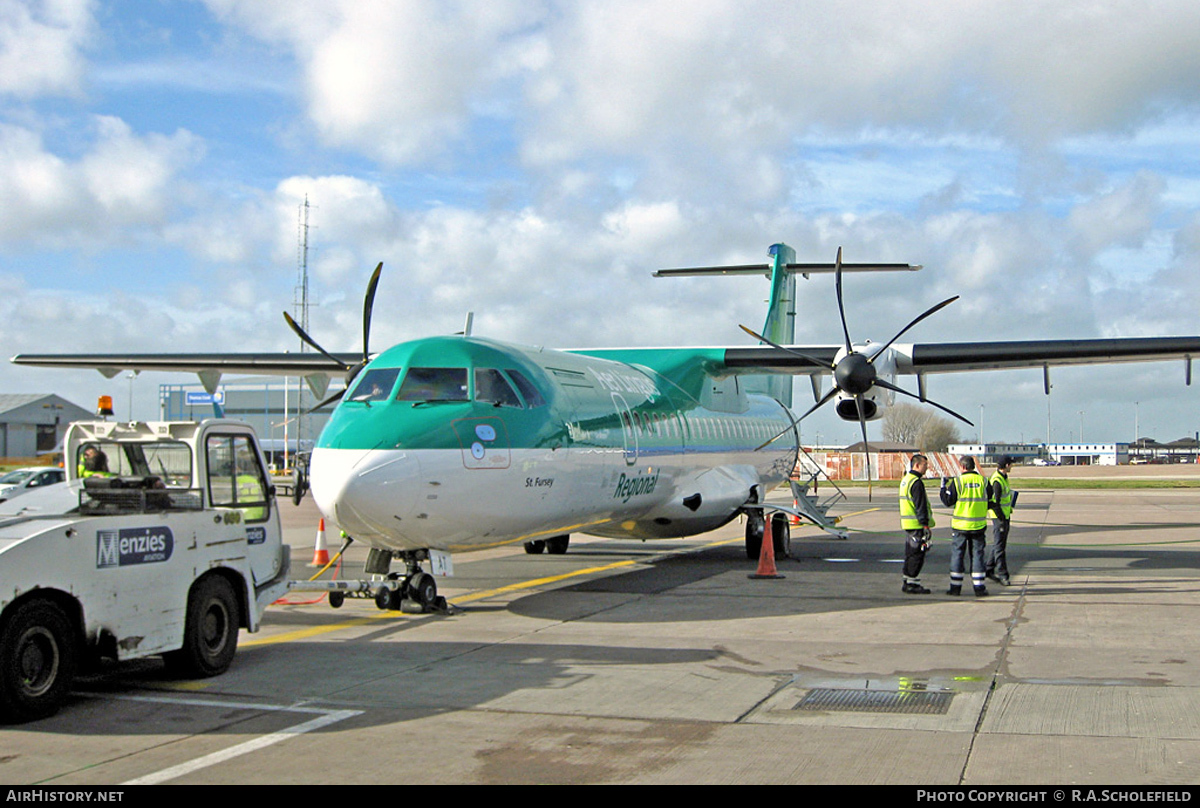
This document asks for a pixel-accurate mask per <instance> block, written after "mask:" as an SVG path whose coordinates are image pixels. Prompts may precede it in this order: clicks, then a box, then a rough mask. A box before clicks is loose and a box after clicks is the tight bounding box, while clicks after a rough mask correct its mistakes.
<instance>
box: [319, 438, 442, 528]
mask: <svg viewBox="0 0 1200 808" xmlns="http://www.w3.org/2000/svg"><path fill="white" fill-rule="evenodd" d="M419 475H420V463H419V461H418V460H417V458H416V457H415V456H414V455H413V454H412V453H410V452H405V451H397V450H392V451H381V450H355V449H316V450H314V451H313V455H312V473H311V478H312V493H313V499H315V500H316V502H317V507H319V508H320V509H321V512H322V513H324V514H325V515H326V516H329V517H331V518H332V519H333V521H334V522H336V523H337V524H338V526H339V527H340V528H341V529H342V530H344V531H346V533H347V534H349V535H350V536H353V537H354V538H356V539H361V540H363V541H367V542H370V543H373V544H376V545H379V546H385V547H386V546H396V547H399V546H400V545H401V544H402V543H403V539H404V533H403V528H404V527H405V525H406V522H407V518H408V516H409V513H410V511H412V509H413V506H414V504H415V502H416V492H417V478H418V477H419Z"/></svg>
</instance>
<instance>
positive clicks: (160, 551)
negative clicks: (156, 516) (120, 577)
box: [96, 525, 175, 569]
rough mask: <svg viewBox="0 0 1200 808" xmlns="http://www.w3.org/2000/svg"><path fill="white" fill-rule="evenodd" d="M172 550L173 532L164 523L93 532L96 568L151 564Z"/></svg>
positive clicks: (168, 555) (162, 558)
mask: <svg viewBox="0 0 1200 808" xmlns="http://www.w3.org/2000/svg"><path fill="white" fill-rule="evenodd" d="M174 550H175V535H174V534H173V533H171V528H169V527H166V526H165V525H164V526H155V527H134V528H126V529H125V530H97V531H96V569H110V568H113V567H131V566H134V565H136V564H155V563H157V562H160V561H166V560H167V559H168V558H170V557H171V553H172V552H173V551H174Z"/></svg>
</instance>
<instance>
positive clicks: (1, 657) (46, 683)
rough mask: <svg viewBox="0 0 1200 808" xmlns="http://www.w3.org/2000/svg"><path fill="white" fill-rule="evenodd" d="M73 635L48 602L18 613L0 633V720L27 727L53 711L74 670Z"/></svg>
mask: <svg viewBox="0 0 1200 808" xmlns="http://www.w3.org/2000/svg"><path fill="white" fill-rule="evenodd" d="M76 651H77V649H76V643H75V629H74V628H73V627H72V626H71V621H70V620H69V619H68V618H67V616H66V614H64V613H63V610H62V609H60V608H59V607H58V606H57V605H56V604H54V603H51V602H50V601H47V600H32V601H29V602H27V603H24V604H22V605H21V606H18V607H17V610H16V611H15V612H14V613H13V615H12V617H11V618H9V620H8V621H7V622H6V623H5V625H4V628H3V630H2V631H0V716H3V717H4V718H6V719H8V720H12V721H32V720H33V719H35V718H45V717H46V716H49V715H53V714H54V713H55V712H57V711H58V705H59V703H60V702H61V701H62V699H63V698H64V697H65V696H66V695H67V691H68V690H69V689H70V687H71V680H72V679H73V678H74V677H75V666H76V657H77V654H76Z"/></svg>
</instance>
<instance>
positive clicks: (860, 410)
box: [854, 393, 874, 502]
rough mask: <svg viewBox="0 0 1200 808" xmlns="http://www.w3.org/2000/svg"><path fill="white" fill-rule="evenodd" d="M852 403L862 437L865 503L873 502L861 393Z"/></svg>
mask: <svg viewBox="0 0 1200 808" xmlns="http://www.w3.org/2000/svg"><path fill="white" fill-rule="evenodd" d="M854 403H855V405H856V406H857V407H858V425H859V426H861V427H862V436H863V457H864V458H866V461H867V502H873V501H874V500H873V499H872V494H871V447H870V446H868V445H867V418H866V416H865V415H863V404H864V403H865V402H864V400H863V397H862V394H861V393H860V394H859V395H857V396H855V397H854Z"/></svg>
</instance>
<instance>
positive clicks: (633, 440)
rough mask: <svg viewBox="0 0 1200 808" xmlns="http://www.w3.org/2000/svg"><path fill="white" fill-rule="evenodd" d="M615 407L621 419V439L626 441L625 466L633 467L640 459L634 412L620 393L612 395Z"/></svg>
mask: <svg viewBox="0 0 1200 808" xmlns="http://www.w3.org/2000/svg"><path fill="white" fill-rule="evenodd" d="M612 400H613V406H614V407H616V409H617V417H618V418H620V419H621V437H622V438H623V439H624V441H625V465H627V466H632V465H633V464H634V463H637V459H638V434H637V426H636V425H635V423H634V420H633V411H632V410H630V409H629V404H628V402H626V401H625V397H624V396H622V395H621V394H620V393H613V394H612Z"/></svg>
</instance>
